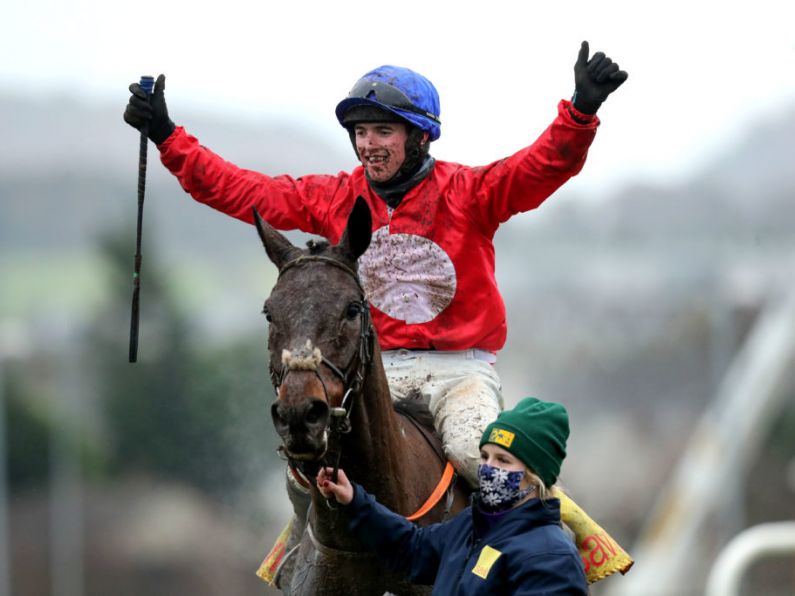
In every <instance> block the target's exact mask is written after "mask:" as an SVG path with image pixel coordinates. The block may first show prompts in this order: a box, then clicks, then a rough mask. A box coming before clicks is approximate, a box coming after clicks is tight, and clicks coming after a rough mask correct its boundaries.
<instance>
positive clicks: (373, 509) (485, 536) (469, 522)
mask: <svg viewBox="0 0 795 596" xmlns="http://www.w3.org/2000/svg"><path fill="white" fill-rule="evenodd" d="M568 436H569V418H568V414H567V413H566V409H565V408H564V407H563V406H562V405H561V404H558V403H553V402H545V401H541V400H539V399H536V398H532V397H528V398H525V399H523V400H522V401H520V402H519V403H518V404H517V406H516V407H515V408H513V409H512V410H506V411H504V412H502V413H501V414H500V415H499V416H498V417H497V419H496V420H495V421H494V422H492V423H491V424H490V425H489V426H488V427H486V430H485V432H484V433H483V436H482V438H481V440H480V462H481V463H480V466H479V468H478V476H479V480H480V485H479V489H478V491H477V492H476V493H475V495H474V496H473V499H472V504H471V505H470V506H469V507H468V508H466V509H465V510H464V511H462V512H461V513H459V514H458V515H457V516H455V517H454V518H452V519H450V520H448V521H446V522H443V523H440V524H434V525H431V526H428V527H425V528H419V527H417V526H415V525H414V524H413V523H411V522H409V521H407V520H406V519H405V518H404V517H402V516H400V515H398V514H396V513H393V512H392V511H390V510H389V509H387V508H386V507H384V506H383V505H380V504H379V503H378V502H376V501H375V499H374V498H373V497H372V496H371V495H369V494H367V493H366V492H365V491H364V489H362V487H361V486H359V485H357V484H355V483H354V484H352V483H351V482H350V481H349V480H348V478H347V476H346V475H345V472H344V471H342V470H339V474H338V478H337V482H336V483H335V482H333V481H332V479H331V468H325V469H321V471H320V472H319V474H318V477H317V486H318V489H319V490H320V492H321V493H322V494H323V495H324V496H325V497H327V498H332V497H333V498H335V499H336V500H337V502H338V503H340V504H342V505H344V506H345V511H346V513H347V514H348V523H349V525H350V527H351V529H352V530H353V532H354V533H355V534H356V535H357V537H358V538H359V540H360V541H361V542H362V544H363V546H365V547H366V548H367V549H371V550H372V551H374V552H376V553H377V554H378V555H379V557H381V558H382V559H383V560H384V562H385V563H386V564H387V565H388V566H389V567H390V568H392V569H394V570H395V571H397V572H399V573H402V574H404V575H405V576H406V577H407V578H408V579H409V580H410V581H412V582H413V583H416V584H426V585H433V586H434V589H433V593H434V594H461V595H463V594H472V595H475V594H513V595H527V596H529V595H541V594H555V595H561V594H566V595H587V594H588V587H587V581H586V578H585V573H584V570H583V564H582V559H581V558H580V555H579V553H578V552H577V548H576V546H575V545H574V543H573V541H572V540H571V539H570V538H569V537H568V536H567V534H566V533H565V532H564V531H563V528H562V527H561V523H560V501H559V500H558V499H557V498H553V497H551V496H550V495H551V492H550V489H551V488H552V486H553V485H554V484H555V482H556V481H557V478H558V474H559V473H560V466H561V464H562V463H563V459H564V458H565V457H566V440H567V439H568Z"/></svg>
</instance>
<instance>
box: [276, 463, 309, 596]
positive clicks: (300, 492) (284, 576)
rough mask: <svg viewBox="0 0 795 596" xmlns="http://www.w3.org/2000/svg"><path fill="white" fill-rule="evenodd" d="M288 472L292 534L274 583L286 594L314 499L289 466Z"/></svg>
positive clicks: (288, 590) (288, 591) (288, 539)
mask: <svg viewBox="0 0 795 596" xmlns="http://www.w3.org/2000/svg"><path fill="white" fill-rule="evenodd" d="M286 472H287V482H286V484H287V496H288V497H289V499H290V503H292V505H293V513H294V515H293V519H292V520H291V522H290V534H289V537H288V538H287V545H286V546H285V555H284V559H283V560H282V563H281V564H280V565H279V569H278V570H277V571H276V574H275V576H274V578H273V583H274V585H275V586H276V587H277V588H279V589H280V590H281V591H282V592H283V593H284V594H289V593H290V582H291V581H292V578H293V570H294V568H295V560H296V558H297V557H296V555H297V553H298V546H299V545H300V544H301V537H302V536H303V535H304V529H305V528H306V523H307V512H308V511H309V504H310V503H311V502H312V499H311V497H310V495H309V489H308V488H306V487H305V486H302V485H301V484H300V483H299V482H298V480H296V478H295V476H294V475H293V471H292V470H291V469H290V468H289V467H288V468H287V469H286Z"/></svg>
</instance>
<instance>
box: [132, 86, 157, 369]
mask: <svg viewBox="0 0 795 596" xmlns="http://www.w3.org/2000/svg"><path fill="white" fill-rule="evenodd" d="M140 85H141V89H143V90H144V91H145V92H146V95H147V97H149V96H151V95H152V90H153V88H154V86H155V79H154V77H149V76H143V77H141V82H140ZM148 134H149V124H148V123H144V124H143V126H141V143H140V147H139V149H138V228H137V232H136V235H135V269H134V271H133V294H132V312H131V315H130V362H136V361H137V360H138V318H139V316H138V315H139V303H140V294H141V231H142V228H143V218H144V191H145V189H146V148H147V144H148V141H149V139H148Z"/></svg>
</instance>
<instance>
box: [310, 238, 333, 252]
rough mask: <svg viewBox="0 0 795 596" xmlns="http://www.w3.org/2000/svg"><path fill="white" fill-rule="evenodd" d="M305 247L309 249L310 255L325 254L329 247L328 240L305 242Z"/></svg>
mask: <svg viewBox="0 0 795 596" xmlns="http://www.w3.org/2000/svg"><path fill="white" fill-rule="evenodd" d="M306 246H307V248H308V249H309V254H310V255H319V254H321V253H324V252H326V250H328V248H329V247H330V246H331V245H330V244H329V242H328V240H314V239H312V240H307V241H306Z"/></svg>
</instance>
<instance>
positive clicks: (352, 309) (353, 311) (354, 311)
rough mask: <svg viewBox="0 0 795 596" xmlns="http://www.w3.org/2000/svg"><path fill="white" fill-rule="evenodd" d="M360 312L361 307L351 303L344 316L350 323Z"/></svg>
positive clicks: (356, 303)
mask: <svg viewBox="0 0 795 596" xmlns="http://www.w3.org/2000/svg"><path fill="white" fill-rule="evenodd" d="M361 312H362V305H361V304H359V303H358V302H351V303H350V304H349V305H348V308H347V309H345V316H346V317H348V319H350V320H351V321H352V320H353V319H355V318H356V317H358V316H359V314H360V313H361Z"/></svg>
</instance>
